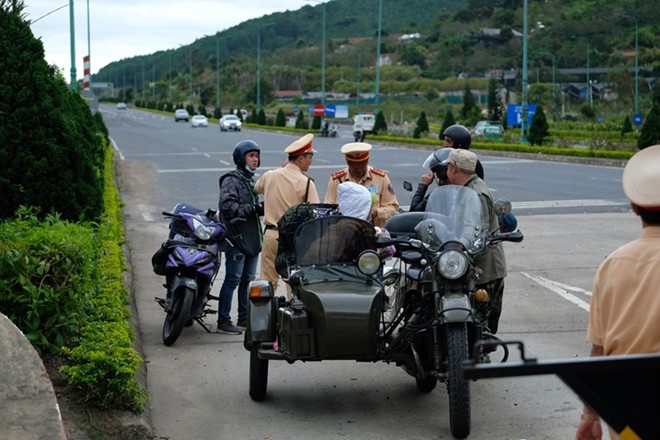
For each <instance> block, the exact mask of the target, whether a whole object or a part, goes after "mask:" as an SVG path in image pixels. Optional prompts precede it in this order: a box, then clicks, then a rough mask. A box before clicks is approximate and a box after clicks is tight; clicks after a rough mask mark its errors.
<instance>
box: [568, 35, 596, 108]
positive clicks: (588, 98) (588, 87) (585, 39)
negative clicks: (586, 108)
mask: <svg viewBox="0 0 660 440" xmlns="http://www.w3.org/2000/svg"><path fill="white" fill-rule="evenodd" d="M573 38H575V39H577V40H584V41H586V43H587V100H588V101H589V105H590V106H591V104H592V101H591V81H589V52H591V50H590V46H589V39H588V38H587V37H577V36H575V35H573Z"/></svg>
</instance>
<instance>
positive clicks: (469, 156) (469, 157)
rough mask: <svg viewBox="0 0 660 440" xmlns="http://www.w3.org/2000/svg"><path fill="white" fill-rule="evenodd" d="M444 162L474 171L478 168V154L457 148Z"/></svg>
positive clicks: (464, 169)
mask: <svg viewBox="0 0 660 440" xmlns="http://www.w3.org/2000/svg"><path fill="white" fill-rule="evenodd" d="M442 163H446V164H452V165H456V166H457V167H458V168H459V169H461V170H463V171H467V172H469V173H474V170H475V169H476V168H477V155H476V154H475V153H473V152H472V151H470V150H463V149H455V150H452V152H451V153H449V157H448V158H447V159H445V160H444V161H443V162H442Z"/></svg>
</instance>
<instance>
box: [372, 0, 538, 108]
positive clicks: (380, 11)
mask: <svg viewBox="0 0 660 440" xmlns="http://www.w3.org/2000/svg"><path fill="white" fill-rule="evenodd" d="M525 1H527V0H525ZM382 25H383V0H380V1H379V2H378V41H377V42H376V105H378V104H379V103H380V35H381V29H382Z"/></svg>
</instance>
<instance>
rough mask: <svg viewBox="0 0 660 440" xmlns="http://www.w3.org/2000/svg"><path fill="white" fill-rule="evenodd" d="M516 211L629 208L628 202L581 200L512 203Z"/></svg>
mask: <svg viewBox="0 0 660 440" xmlns="http://www.w3.org/2000/svg"><path fill="white" fill-rule="evenodd" d="M512 204H513V206H514V208H515V209H535V208H566V207H582V206H627V205H630V202H629V201H627V200H623V199H621V200H605V199H581V200H545V201H531V202H512Z"/></svg>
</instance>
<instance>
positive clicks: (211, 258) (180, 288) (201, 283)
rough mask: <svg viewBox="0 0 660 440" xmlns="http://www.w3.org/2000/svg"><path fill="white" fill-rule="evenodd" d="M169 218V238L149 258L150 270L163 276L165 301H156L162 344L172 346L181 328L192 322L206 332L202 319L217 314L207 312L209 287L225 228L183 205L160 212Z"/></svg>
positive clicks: (205, 213) (209, 215)
mask: <svg viewBox="0 0 660 440" xmlns="http://www.w3.org/2000/svg"><path fill="white" fill-rule="evenodd" d="M163 216H165V218H168V219H170V220H171V221H170V224H169V229H170V232H169V237H168V240H167V241H165V242H164V243H163V244H162V245H161V248H160V249H159V250H158V251H156V253H155V254H154V255H153V257H152V265H153V270H154V272H155V273H156V274H157V275H162V276H165V284H164V285H163V287H165V288H166V289H167V294H166V297H165V298H160V297H156V298H155V300H156V302H157V303H158V304H159V305H160V306H161V307H162V308H163V309H164V310H165V313H166V316H165V322H164V323H163V343H164V344H165V345H167V346H170V345H172V344H174V342H175V341H176V340H177V338H178V337H179V336H180V335H181V332H182V331H183V328H184V327H187V326H191V325H192V324H193V322H197V323H198V324H200V325H201V326H202V327H203V328H204V329H205V330H206V331H207V332H210V330H209V328H208V326H207V325H206V324H204V321H203V318H204V317H205V316H206V315H207V314H214V313H217V311H215V310H212V309H209V308H208V307H207V303H208V301H209V300H210V299H215V300H217V299H218V298H217V297H214V296H211V295H210V292H211V286H212V284H213V281H214V280H215V277H216V275H217V273H218V269H219V268H220V262H221V255H222V254H221V251H222V245H223V241H224V240H225V238H226V236H227V230H226V229H225V227H224V226H223V225H222V224H221V223H218V222H216V221H215V220H214V218H215V211H213V210H211V209H209V210H208V211H202V210H201V209H198V208H195V207H193V206H190V205H186V204H181V203H180V204H177V205H176V206H175V207H174V209H173V211H172V212H168V211H163Z"/></svg>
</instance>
